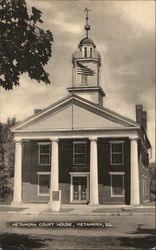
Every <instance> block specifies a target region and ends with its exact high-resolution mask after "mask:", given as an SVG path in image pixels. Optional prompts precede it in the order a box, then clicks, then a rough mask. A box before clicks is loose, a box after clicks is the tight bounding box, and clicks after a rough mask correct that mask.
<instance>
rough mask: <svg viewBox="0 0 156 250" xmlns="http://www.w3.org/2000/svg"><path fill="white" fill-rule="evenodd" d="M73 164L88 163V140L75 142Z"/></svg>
mask: <svg viewBox="0 0 156 250" xmlns="http://www.w3.org/2000/svg"><path fill="white" fill-rule="evenodd" d="M73 164H74V165H86V142H74V143H73Z"/></svg>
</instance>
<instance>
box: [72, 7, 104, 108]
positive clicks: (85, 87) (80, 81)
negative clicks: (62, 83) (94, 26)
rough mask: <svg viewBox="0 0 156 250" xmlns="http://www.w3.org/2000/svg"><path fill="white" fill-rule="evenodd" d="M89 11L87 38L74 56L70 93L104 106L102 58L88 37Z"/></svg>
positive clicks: (86, 28) (87, 28) (87, 29)
mask: <svg viewBox="0 0 156 250" xmlns="http://www.w3.org/2000/svg"><path fill="white" fill-rule="evenodd" d="M88 11H89V10H88V9H87V8H86V9H85V12H86V25H85V26H84V28H85V33H86V36H85V37H84V38H83V39H82V40H81V41H80V43H79V45H78V48H79V50H78V51H76V52H75V53H73V56H72V64H73V77H72V87H71V88H68V91H69V92H70V93H73V94H76V95H78V96H81V97H83V98H85V99H87V100H89V101H91V102H94V103H95V104H99V105H100V106H102V105H103V97H104V96H105V94H104V92H103V90H102V88H101V87H100V66H101V57H100V54H99V53H98V52H97V51H96V46H95V43H94V42H93V40H92V39H91V38H89V37H88V33H89V30H90V28H91V27H90V25H89V24H88V19H89V18H88Z"/></svg>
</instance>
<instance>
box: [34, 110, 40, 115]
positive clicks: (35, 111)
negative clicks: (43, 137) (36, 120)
mask: <svg viewBox="0 0 156 250" xmlns="http://www.w3.org/2000/svg"><path fill="white" fill-rule="evenodd" d="M40 111H42V109H34V114H35V115H36V114H38V113H39V112H40Z"/></svg>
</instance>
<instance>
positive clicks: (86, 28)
mask: <svg viewBox="0 0 156 250" xmlns="http://www.w3.org/2000/svg"><path fill="white" fill-rule="evenodd" d="M89 11H91V10H89V9H88V8H85V9H84V12H86V25H85V30H86V38H88V31H89V30H90V25H89V24H88V19H89V18H88V12H89Z"/></svg>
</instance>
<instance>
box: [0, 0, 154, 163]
mask: <svg viewBox="0 0 156 250" xmlns="http://www.w3.org/2000/svg"><path fill="white" fill-rule="evenodd" d="M27 5H28V9H29V10H30V9H31V7H32V6H34V7H36V8H38V9H39V10H41V11H42V20H43V22H44V23H43V25H42V26H43V28H45V29H49V30H50V31H51V32H52V33H53V37H54V43H53V47H52V50H53V53H52V57H51V58H50V60H49V62H48V64H47V65H46V70H47V71H48V72H49V74H50V81H51V84H50V85H45V84H44V83H38V82H36V81H35V80H31V79H30V78H29V77H28V75H27V74H23V75H22V76H21V78H20V86H18V87H14V89H13V90H10V91H5V90H4V89H2V88H0V102H1V103H0V106H1V109H0V120H1V122H5V121H6V120H7V118H8V117H13V116H15V117H16V118H17V120H18V121H21V120H22V119H24V118H26V117H28V116H30V115H32V114H33V112H34V109H35V108H41V109H42V108H45V107H46V106H48V105H50V104H52V103H54V102H56V101H58V100H59V99H61V98H64V97H65V96H67V95H68V92H67V89H66V88H67V87H70V86H71V85H72V62H71V60H72V53H73V52H75V51H76V50H78V44H79V42H80V40H81V39H82V38H84V37H85V31H84V25H85V13H84V9H85V8H86V7H87V8H88V9H91V11H90V12H89V24H90V26H91V30H90V32H89V37H90V38H91V39H92V40H93V41H94V43H95V44H96V49H97V50H98V52H99V53H100V55H101V57H102V66H101V72H100V85H101V87H102V88H103V90H104V92H105V93H106V96H105V97H104V107H106V108H108V109H111V110H113V111H115V112H117V113H119V114H121V115H124V116H127V117H128V118H130V119H133V120H135V119H136V117H135V105H136V104H142V105H143V107H144V110H145V111H147V118H148V121H147V134H148V137H149V140H150V142H151V144H152V159H151V161H154V160H155V1H141V0H140V1H135V0H132V1H131V0H127V1H126V0H125V1H116V0H114V1H113V0H112V1H110V0H109V1H104V0H103V1H102V0H101V1H98V0H96V1H94V0H92V1H88V0H82V1H81V0H77V1H76V0H75V1H74V0H70V1H65V0H62V1H58V0H48V1H47V0H29V1H28V0H27Z"/></svg>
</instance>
